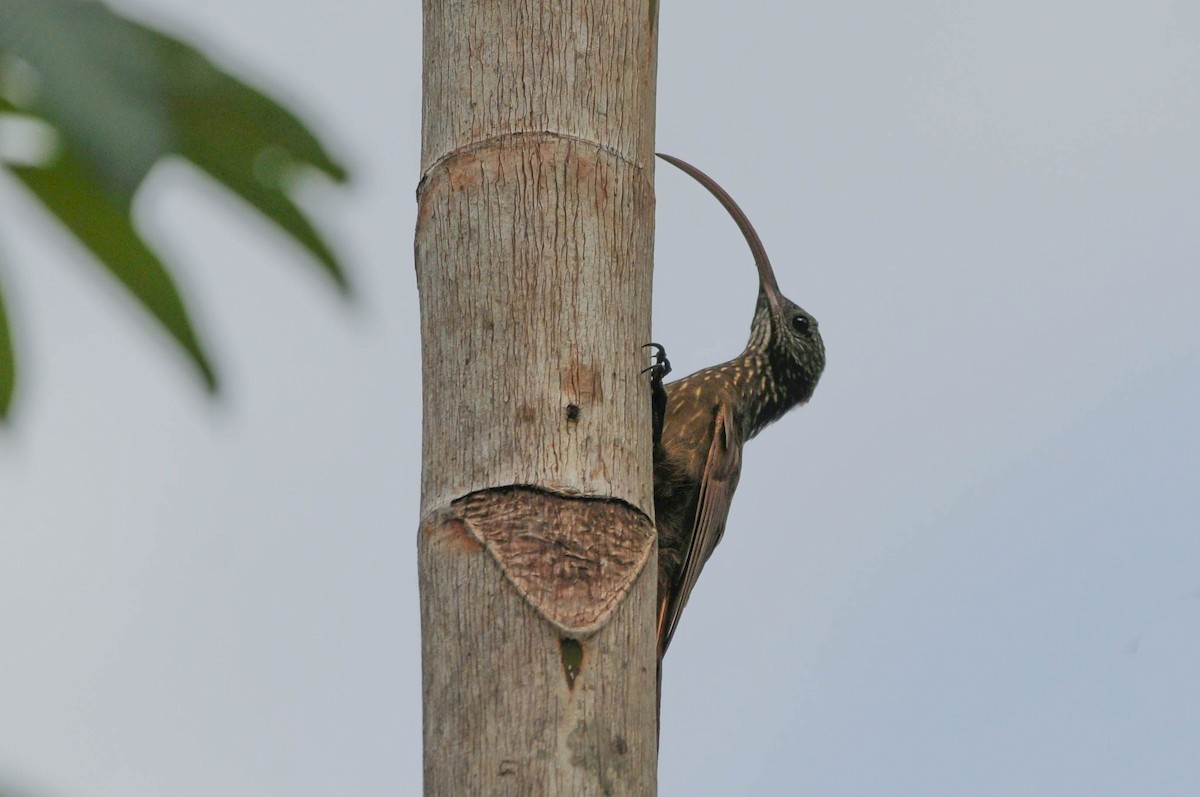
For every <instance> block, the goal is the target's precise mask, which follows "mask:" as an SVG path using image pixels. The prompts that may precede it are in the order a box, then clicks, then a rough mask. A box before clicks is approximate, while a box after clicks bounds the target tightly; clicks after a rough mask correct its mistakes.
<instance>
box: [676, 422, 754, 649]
mask: <svg viewBox="0 0 1200 797" xmlns="http://www.w3.org/2000/svg"><path fill="white" fill-rule="evenodd" d="M711 440H712V442H711V443H710V444H709V446H708V458H707V460H706V461H705V463H704V477H703V478H702V479H701V480H700V494H699V496H698V498H697V500H696V515H695V519H694V521H693V526H692V533H691V536H690V537H689V543H688V547H687V551H686V552H685V553H684V559H683V570H682V572H681V574H680V577H679V581H678V582H677V583H676V584H674V585H673V589H671V590H670V591H669V593H668V594H667V595H665V596H663V597H662V601H661V603H660V604H659V607H658V641H659V655H660V656H661V655H662V654H663V653H665V652H666V650H667V645H669V644H671V637H672V636H673V635H674V634H675V627H676V626H677V625H678V624H679V617H680V615H681V614H683V607H684V606H686V605H687V602H688V596H690V595H691V594H692V588H693V587H695V586H696V579H698V578H699V577H700V571H701V569H703V567H704V563H705V562H707V561H708V557H709V556H711V555H712V552H713V549H714V548H716V547H717V543H719V542H720V541H721V535H722V534H724V533H725V520H726V518H728V517H729V504H730V502H731V501H732V500H733V491H734V490H735V489H736V488H737V483H738V477H739V476H740V475H741V472H742V441H741V439H740V435H739V433H738V429H737V425H736V424H735V423H734V422H733V414H732V413H731V412H730V410H729V406H728V405H727V404H724V403H722V404H719V405H717V409H716V412H715V413H714V414H713V430H712V437H711Z"/></svg>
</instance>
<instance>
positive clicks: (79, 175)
mask: <svg viewBox="0 0 1200 797" xmlns="http://www.w3.org/2000/svg"><path fill="white" fill-rule="evenodd" d="M7 168H8V170H9V171H10V172H11V173H12V174H14V175H15V176H16V177H17V179H19V180H20V181H21V182H22V183H24V184H25V185H26V187H28V188H29V190H30V191H32V192H33V193H34V194H35V195H36V196H37V197H38V199H40V200H41V201H42V204H44V205H45V206H46V208H47V210H49V211H50V212H51V213H53V214H54V215H55V216H57V217H58V218H59V220H60V221H62V223H63V224H65V225H66V226H67V228H68V229H70V230H71V232H72V233H74V234H75V236H76V237H77V238H79V240H80V241H81V242H83V244H84V245H85V246H87V248H88V249H90V250H91V251H92V253H93V254H95V255H96V257H97V258H99V260H100V262H101V263H103V264H104V266H105V268H107V269H108V270H109V272H110V273H111V274H112V275H113V276H114V277H116V278H117V279H118V280H120V282H121V283H122V284H123V285H125V287H126V288H128V289H129V290H130V292H132V293H133V295H134V296H135V297H137V300H138V301H139V302H141V304H142V305H143V306H144V307H145V308H146V309H147V310H149V311H150V312H151V313H152V314H153V315H154V317H155V318H157V319H158V321H159V322H160V323H161V324H162V325H163V326H164V327H165V328H166V330H167V331H168V332H169V333H170V334H171V336H172V337H173V338H175V340H176V341H177V342H178V343H179V344H180V345H181V346H182V347H183V349H184V350H185V351H186V352H187V353H188V355H189V356H190V357H191V359H192V362H193V363H195V365H196V368H197V369H198V370H199V371H200V375H201V377H202V378H203V379H204V382H205V385H206V386H207V387H208V389H209V390H210V391H215V390H216V388H217V378H216V374H215V372H214V371H213V368H212V365H211V364H210V362H209V358H208V355H207V354H205V351H204V347H203V346H202V345H201V343H200V340H199V338H198V337H197V335H196V331H195V329H193V327H192V322H191V320H190V318H189V316H188V311H187V307H186V306H185V305H184V302H183V298H182V297H181V296H180V295H179V291H178V290H177V289H176V287H175V282H174V280H173V279H172V278H171V275H170V274H169V273H168V272H167V270H166V268H164V267H163V265H162V263H160V262H159V260H158V257H157V256H156V255H155V254H154V252H152V251H151V250H150V248H149V247H148V246H146V244H145V243H144V242H143V241H142V239H141V238H140V237H139V236H138V234H137V232H136V231H135V230H134V229H133V225H132V223H131V222H130V219H129V214H128V212H127V209H126V208H125V207H124V206H123V205H122V204H121V202H120V200H119V199H117V198H114V197H113V196H112V195H111V194H110V193H109V192H107V191H104V190H103V189H102V188H101V187H100V186H99V185H98V184H97V183H96V181H95V180H93V179H92V176H91V174H90V172H89V171H88V170H87V169H86V168H85V167H84V166H83V165H82V164H81V163H80V162H79V160H78V159H76V158H75V157H74V156H73V155H72V154H71V153H69V152H64V153H62V155H61V157H60V158H59V159H58V161H57V162H56V163H54V164H53V165H52V166H50V167H48V168H35V167H29V166H14V165H11V164H9V165H7Z"/></svg>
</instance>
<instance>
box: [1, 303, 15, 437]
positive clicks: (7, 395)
mask: <svg viewBox="0 0 1200 797" xmlns="http://www.w3.org/2000/svg"><path fill="white" fill-rule="evenodd" d="M16 387H17V356H16V350H15V349H13V344H12V335H11V334H10V333H9V331H8V314H7V313H6V312H5V310H4V287H3V286H2V285H0V421H3V420H4V419H6V418H7V417H8V409H9V407H11V406H12V397H13V391H14V390H16Z"/></svg>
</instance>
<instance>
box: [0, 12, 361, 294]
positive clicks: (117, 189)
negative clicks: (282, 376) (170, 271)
mask: <svg viewBox="0 0 1200 797" xmlns="http://www.w3.org/2000/svg"><path fill="white" fill-rule="evenodd" d="M0 50H8V51H9V52H11V53H13V54H14V55H16V56H18V57H20V58H21V59H22V60H23V61H24V62H25V63H27V64H28V65H29V66H30V67H31V68H32V69H33V70H34V71H35V72H36V73H37V74H38V75H39V77H40V78H41V82H42V85H41V88H40V90H39V91H38V92H37V93H36V96H35V98H34V99H33V100H32V101H31V102H29V103H28V105H27V106H26V107H23V109H24V110H27V111H32V112H34V113H36V114H37V115H39V116H41V117H43V118H44V119H46V120H47V121H49V122H50V123H51V124H53V125H55V126H56V127H57V128H58V129H59V131H60V132H61V133H62V134H63V136H64V137H65V138H66V140H67V142H68V143H69V145H70V146H71V147H72V148H73V149H74V150H75V151H76V152H77V153H78V155H79V156H80V157H81V158H82V159H83V161H85V162H86V163H87V164H88V165H89V167H90V168H91V169H93V170H94V171H95V173H96V175H97V178H98V179H100V180H101V181H102V182H103V183H104V184H105V186H106V187H107V188H108V190H110V191H111V192H113V193H114V195H115V196H117V197H119V198H121V199H122V200H123V201H124V202H125V203H126V205H128V203H129V202H130V201H131V200H132V198H133V194H134V192H135V191H136V189H137V187H138V186H139V185H140V184H141V182H142V180H143V179H144V178H145V176H146V174H147V172H148V171H149V170H150V168H151V167H152V166H153V165H154V164H155V163H157V162H158V161H159V160H161V159H162V158H163V157H164V156H166V155H169V154H178V155H180V156H182V157H184V158H187V159H188V160H190V161H192V162H193V163H195V164H196V165H197V166H199V167H200V168H201V169H203V170H204V171H205V172H207V173H208V174H209V175H211V176H212V177H213V178H215V179H216V180H217V181H218V182H220V183H222V184H223V185H224V186H225V187H226V188H228V189H230V190H231V191H233V192H234V193H236V194H238V195H239V196H241V197H242V198H243V199H245V200H246V201H247V202H249V203H250V204H251V205H253V206H254V207H255V208H256V209H257V210H258V211H259V212H261V213H262V214H263V215H265V216H266V217H267V218H269V219H270V220H271V221H273V222H274V223H275V224H277V225H278V226H279V227H281V228H282V229H283V230H284V231H285V232H287V233H288V234H289V235H291V236H292V237H293V238H294V239H295V240H296V241H297V242H298V243H300V244H301V245H302V246H303V247H305V248H306V249H308V251H309V252H310V253H311V254H312V255H313V256H314V257H315V258H316V259H317V261H318V262H319V263H320V264H321V265H322V267H323V268H324V269H325V271H327V272H328V274H329V275H330V276H331V277H332V278H333V280H334V282H335V283H336V284H337V285H338V286H339V288H341V289H342V290H343V291H345V290H346V288H347V282H346V276H345V272H344V270H343V269H342V267H341V265H340V264H339V262H338V260H337V258H336V256H335V255H334V254H333V252H332V250H331V249H330V247H329V246H328V244H327V243H326V242H325V240H324V239H323V238H322V237H321V235H320V233H318V232H317V230H316V229H315V228H314V227H313V225H312V224H311V223H310V222H309V220H308V219H307V217H306V216H305V215H304V214H303V213H302V212H301V211H300V209H299V208H298V207H297V206H296V204H295V203H294V202H293V201H292V199H291V196H290V190H291V188H292V186H293V184H294V182H295V181H294V180H293V179H291V178H292V177H293V176H294V175H295V174H296V173H297V172H299V171H301V170H303V169H305V168H308V169H315V170H317V171H319V172H322V173H323V174H325V175H326V176H328V177H329V178H330V179H333V180H335V181H338V182H344V181H345V180H346V177H347V176H346V171H345V169H344V168H342V167H341V166H340V165H339V164H337V163H336V162H335V161H334V160H333V159H332V158H331V157H330V156H329V154H328V153H327V152H326V151H325V149H324V147H322V146H321V143H320V141H318V140H317V138H316V136H314V135H313V134H312V133H311V132H310V131H309V130H308V129H307V128H306V127H305V126H304V124H303V123H301V122H300V120H299V119H297V118H296V117H295V116H294V115H293V114H292V113H290V112H289V111H287V110H286V109H284V108H283V107H281V106H280V105H279V104H278V103H276V102H274V101H273V100H271V99H270V98H269V97H267V96H266V95H265V94H263V93H262V92H259V91H257V90H255V89H253V88H251V87H250V86H248V85H246V84H245V83H243V82H241V81H240V80H238V79H237V78H234V77H233V76H231V75H229V74H228V73H226V72H224V71H222V70H220V69H219V68H217V67H216V66H215V65H214V64H213V63H212V62H211V61H210V60H209V59H208V58H206V57H205V56H204V55H203V54H202V53H200V52H199V51H198V50H196V49H195V48H193V47H191V46H189V45H187V44H185V43H183V42H181V41H179V40H177V39H174V38H171V37H170V36H167V35H165V34H163V33H160V32H158V31H155V30H153V29H151V28H148V27H146V26H144V25H140V24H138V23H135V22H132V21H130V20H127V19H124V18H122V17H120V16H117V15H116V14H114V13H113V12H112V11H111V10H109V9H108V8H107V7H106V6H105V5H103V4H101V3H97V2H81V0H0ZM16 104H17V105H18V106H21V103H19V102H18V103H16Z"/></svg>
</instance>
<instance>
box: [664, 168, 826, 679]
mask: <svg viewBox="0 0 1200 797" xmlns="http://www.w3.org/2000/svg"><path fill="white" fill-rule="evenodd" d="M659 157H661V158H663V159H664V160H666V161H667V162H669V163H671V164H673V165H675V166H677V167H679V168H680V169H682V170H683V171H684V172H686V173H687V174H689V175H690V176H692V177H693V178H695V179H696V180H697V181H698V182H699V183H700V184H701V185H703V186H704V187H705V188H707V189H708V190H709V191H710V192H711V193H712V194H713V195H714V196H715V197H716V198H717V199H718V200H719V201H720V202H721V204H722V205H723V206H724V207H725V209H726V210H727V211H728V212H729V214H730V215H731V216H732V217H733V219H734V221H736V222H737V224H738V227H739V228H740V229H741V231H742V234H743V235H744V236H745V238H746V242H747V243H748V244H749V245H750V249H751V251H752V252H753V253H754V261H755V264H756V265H757V267H758V276H759V292H758V302H757V305H756V306H755V310H754V319H753V321H752V323H751V326H750V341H749V343H747V344H746V349H745V351H743V352H742V353H741V354H740V355H738V356H737V357H735V358H734V359H732V360H730V361H729V362H726V363H722V364H720V365H714V366H712V367H711V368H705V369H704V370H702V371H697V372H696V373H694V374H692V375H691V376H687V377H684V378H683V379H680V380H678V381H676V382H672V383H671V384H668V385H666V386H665V393H666V411H665V415H664V416H663V421H662V429H661V432H658V430H656V438H657V444H656V445H655V451H654V512H655V522H656V523H657V526H658V546H659V549H658V607H659V611H658V652H659V664H660V676H661V662H662V656H663V654H664V653H666V650H667V646H668V645H669V644H670V643H671V637H672V636H673V635H674V633H675V630H676V628H677V627H678V624H679V618H680V616H681V614H682V613H683V609H684V606H686V605H687V601H688V597H689V596H690V595H691V593H692V589H693V588H694V587H695V586H696V579H697V578H699V576H700V571H701V569H702V568H703V567H704V564H705V562H707V561H708V557H709V556H711V555H712V552H713V549H714V548H716V546H717V543H719V542H720V541H721V536H722V534H724V532H725V521H726V518H727V517H728V516H729V505H730V502H731V501H732V499H733V493H734V490H736V489H737V485H738V479H739V477H740V476H741V470H742V446H743V445H744V444H745V442H746V441H747V440H749V439H751V438H752V437H754V436H755V435H757V434H758V433H759V432H760V431H762V430H763V428H764V427H766V426H767V425H768V424H770V423H773V422H774V421H776V420H778V419H779V418H781V417H783V415H784V414H785V413H787V411H788V410H790V409H792V408H793V407H796V406H798V405H800V404H803V403H804V402H806V401H808V399H809V398H810V397H811V396H812V393H813V390H814V389H815V388H816V386H817V381H818V380H819V379H820V377H821V372H822V371H823V370H824V368H825V345H824V343H823V342H822V340H821V334H820V332H819V331H818V329H817V321H816V319H815V318H813V317H812V316H811V315H809V314H808V313H807V312H805V311H804V310H803V309H801V308H800V307H799V306H798V305H796V304H795V303H794V302H792V301H790V300H789V299H787V298H786V297H784V296H783V294H781V293H780V292H779V286H778V284H777V283H776V281H775V273H774V271H773V270H772V268H771V263H770V261H769V260H768V259H767V254H766V251H765V249H764V248H763V246H762V243H761V241H760V240H759V238H758V235H757V234H756V233H755V232H754V228H753V227H752V226H751V225H750V221H749V220H748V219H747V218H746V215H745V214H744V213H743V212H742V210H741V208H739V207H738V205H737V203H736V202H734V201H733V199H732V198H731V197H730V196H729V195H728V194H727V193H725V191H724V190H723V189H722V188H721V187H720V186H718V185H717V184H716V183H715V182H714V181H713V180H712V178H710V177H708V176H707V175H705V174H704V173H703V172H701V171H700V170H699V169H697V168H696V167H694V166H692V165H690V164H688V163H685V162H684V161H681V160H679V159H677V158H673V157H671V156H668V155H659ZM668 367H669V366H668ZM662 390H664V387H663V386H662V385H661V382H657V383H656V391H658V395H659V396H660V398H661V391H662ZM659 435H661V436H659Z"/></svg>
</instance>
